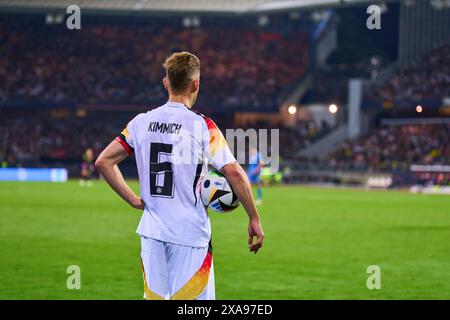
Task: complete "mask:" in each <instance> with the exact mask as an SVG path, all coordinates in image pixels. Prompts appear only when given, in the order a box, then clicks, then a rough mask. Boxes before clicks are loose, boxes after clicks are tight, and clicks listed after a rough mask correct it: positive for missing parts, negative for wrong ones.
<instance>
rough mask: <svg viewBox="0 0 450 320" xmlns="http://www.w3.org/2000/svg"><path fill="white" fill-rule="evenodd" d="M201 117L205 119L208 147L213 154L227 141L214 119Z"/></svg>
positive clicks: (225, 144) (224, 145)
mask: <svg viewBox="0 0 450 320" xmlns="http://www.w3.org/2000/svg"><path fill="white" fill-rule="evenodd" d="M203 119H205V122H206V125H207V127H208V131H209V136H210V138H209V147H210V151H211V155H212V156H214V155H215V154H216V152H217V151H219V150H220V149H222V148H224V147H226V146H227V142H226V140H225V138H224V136H223V134H222V132H220V129H219V128H218V127H217V125H216V124H215V123H214V121H212V120H211V119H210V118H208V117H205V116H203Z"/></svg>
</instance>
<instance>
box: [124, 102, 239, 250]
mask: <svg viewBox="0 0 450 320" xmlns="http://www.w3.org/2000/svg"><path fill="white" fill-rule="evenodd" d="M212 127H214V128H212ZM211 129H215V130H217V131H218V129H217V127H215V124H214V123H213V122H212V121H211V120H209V119H208V118H206V117H203V116H202V115H199V114H197V113H195V112H193V111H191V110H190V109H189V108H187V107H186V106H184V105H183V104H180V103H174V102H168V103H166V104H164V105H163V106H161V107H159V108H156V109H154V110H152V111H149V112H147V113H142V114H139V115H138V116H136V117H135V118H134V119H133V120H132V121H130V123H129V124H128V126H127V128H126V129H125V130H124V132H123V133H122V136H123V140H125V142H126V143H127V144H128V146H127V147H128V148H130V150H133V149H134V152H135V156H136V164H137V167H138V173H139V182H140V191H141V197H142V199H143V200H144V202H145V210H144V214H143V216H142V219H141V222H140V224H139V227H138V230H137V232H138V233H139V234H140V235H142V236H146V237H149V238H154V239H157V240H161V241H166V242H171V243H176V244H181V245H188V246H193V247H196V246H198V247H204V246H205V245H207V243H208V241H209V239H210V233H211V231H210V230H211V227H210V222H209V217H208V215H207V212H206V210H205V208H204V206H203V204H202V202H201V200H200V196H199V190H198V188H197V182H198V180H199V177H200V176H201V175H202V171H204V170H206V169H207V159H211V154H210V151H211V147H212V146H211V140H214V139H211V137H212V134H211ZM218 132H219V134H220V131H218ZM219 138H222V139H223V136H222V135H221V134H220V136H219ZM215 140H216V142H217V140H220V139H217V138H216V139H215ZM216 149H217V148H216ZM222 159H224V158H223V156H222ZM223 161H224V163H228V162H232V161H235V160H234V157H233V156H232V155H231V154H229V151H228V152H226V155H225V159H224V160H223ZM212 162H213V165H215V166H216V167H217V163H216V164H215V163H214V157H213V159H212ZM219 166H221V165H219Z"/></svg>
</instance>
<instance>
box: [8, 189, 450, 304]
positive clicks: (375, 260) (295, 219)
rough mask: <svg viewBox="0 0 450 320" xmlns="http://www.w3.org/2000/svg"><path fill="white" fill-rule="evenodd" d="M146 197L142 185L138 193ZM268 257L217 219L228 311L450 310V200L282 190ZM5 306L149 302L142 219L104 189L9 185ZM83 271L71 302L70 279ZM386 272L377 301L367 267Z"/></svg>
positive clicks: (237, 216) (239, 219) (269, 201)
mask: <svg viewBox="0 0 450 320" xmlns="http://www.w3.org/2000/svg"><path fill="white" fill-rule="evenodd" d="M133 188H135V189H137V188H138V186H137V183H136V182H134V183H133ZM264 197H265V198H264V203H263V205H262V206H261V207H260V211H261V216H262V221H263V225H264V228H265V232H266V242H265V246H264V248H263V249H262V250H261V251H260V253H258V254H257V255H254V254H251V253H249V252H248V249H247V245H246V240H247V235H246V229H247V218H246V215H245V213H244V211H243V210H242V208H239V209H238V210H236V211H235V212H232V213H228V214H224V215H219V214H215V213H212V214H211V216H212V225H213V248H214V266H215V271H216V295H217V298H218V299H450V198H449V197H448V196H433V195H420V194H419V195H413V194H408V193H405V192H387V191H363V190H343V189H339V190H337V189H319V188H305V187H294V186H291V187H271V188H267V189H265V191H264ZM0 204H1V207H0V219H1V220H0V221H1V223H0V243H1V245H0V299H141V298H142V287H143V285H142V275H141V271H140V260H139V245H140V244H139V238H138V236H137V235H136V234H135V229H136V227H137V224H138V221H139V218H140V213H139V212H138V211H134V210H133V209H131V208H130V207H128V206H127V205H126V204H125V203H123V202H122V201H121V200H120V199H119V198H118V197H117V196H116V195H115V194H114V193H113V192H112V191H111V190H110V189H109V187H108V186H107V185H106V184H105V183H104V182H94V186H93V187H91V188H87V187H80V186H79V185H78V183H77V182H76V181H70V182H68V183H62V184H57V183H54V184H52V183H0ZM69 265H78V266H79V267H80V268H81V289H80V290H68V289H67V288H66V279H67V277H68V274H67V273H66V269H67V267H68V266H69ZM369 265H378V266H379V267H380V268H381V289H380V290H369V289H367V287H366V281H367V278H368V276H369V274H367V267H368V266H369Z"/></svg>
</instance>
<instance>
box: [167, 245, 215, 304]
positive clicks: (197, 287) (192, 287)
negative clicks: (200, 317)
mask: <svg viewBox="0 0 450 320" xmlns="http://www.w3.org/2000/svg"><path fill="white" fill-rule="evenodd" d="M211 264H212V248H211V245H210V246H209V249H208V253H207V254H206V257H205V260H204V261H203V264H202V265H201V267H200V269H198V271H197V273H196V274H194V276H193V277H192V278H191V279H190V280H189V281H188V282H187V283H186V284H185V285H184V286H183V287H182V288H181V289H180V290H178V291H177V292H176V293H175V294H174V295H173V296H172V297H171V298H170V299H171V300H194V299H197V298H198V296H199V295H200V294H201V293H202V292H203V291H204V290H205V288H206V286H207V285H208V281H209V273H210V272H211Z"/></svg>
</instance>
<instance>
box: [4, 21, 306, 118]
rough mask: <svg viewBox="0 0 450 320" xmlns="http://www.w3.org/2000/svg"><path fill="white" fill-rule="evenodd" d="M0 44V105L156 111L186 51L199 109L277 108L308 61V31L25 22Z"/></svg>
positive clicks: (7, 28) (10, 26)
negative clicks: (171, 59)
mask: <svg viewBox="0 0 450 320" xmlns="http://www.w3.org/2000/svg"><path fill="white" fill-rule="evenodd" d="M0 39H1V54H0V83H1V84H2V85H1V88H0V105H14V104H17V103H24V102H25V103H27V102H28V103H30V102H34V103H35V102H36V101H43V102H45V103H56V104H68V103H72V104H122V105H131V104H135V105H150V106H155V105H158V104H160V102H161V101H163V100H164V99H165V95H166V93H165V90H164V88H163V86H162V84H161V78H162V76H163V69H162V66H161V64H162V62H163V61H164V59H165V57H166V56H168V55H169V53H170V52H173V51H175V50H177V51H178V50H188V51H191V52H194V53H196V54H197V55H198V56H199V58H200V59H201V61H202V78H201V81H202V92H201V95H200V96H199V101H198V105H203V106H204V107H209V108H217V109H219V108H224V107H226V108H229V109H232V108H239V107H243V108H245V109H247V110H248V109H253V108H259V109H261V108H276V106H277V99H279V97H280V94H281V93H283V92H284V89H285V88H286V87H287V86H288V85H289V84H291V83H292V82H293V81H294V80H295V79H297V78H299V77H300V76H301V75H302V74H303V73H304V70H305V68H306V62H307V61H306V54H307V49H306V41H302V40H303V39H305V38H304V35H303V34H302V33H299V32H292V33H289V32H284V33H280V32H276V31H269V30H262V29H258V28H252V27H247V28H245V27H232V26H231V27H230V26H228V27H220V26H208V28H200V27H198V28H184V27H177V26H170V25H165V26H161V25H159V24H157V23H155V24H151V23H147V24H136V25H133V24H126V25H114V24H107V23H102V24H93V25H90V26H86V27H84V28H82V29H81V30H79V31H76V32H73V31H70V30H67V29H66V28H65V27H62V26H47V25H45V24H43V23H40V24H39V23H38V24H36V23H28V24H27V23H25V22H24V21H22V20H20V21H18V22H11V21H9V22H7V23H6V22H5V23H0ZM174 44H177V46H176V47H174Z"/></svg>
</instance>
